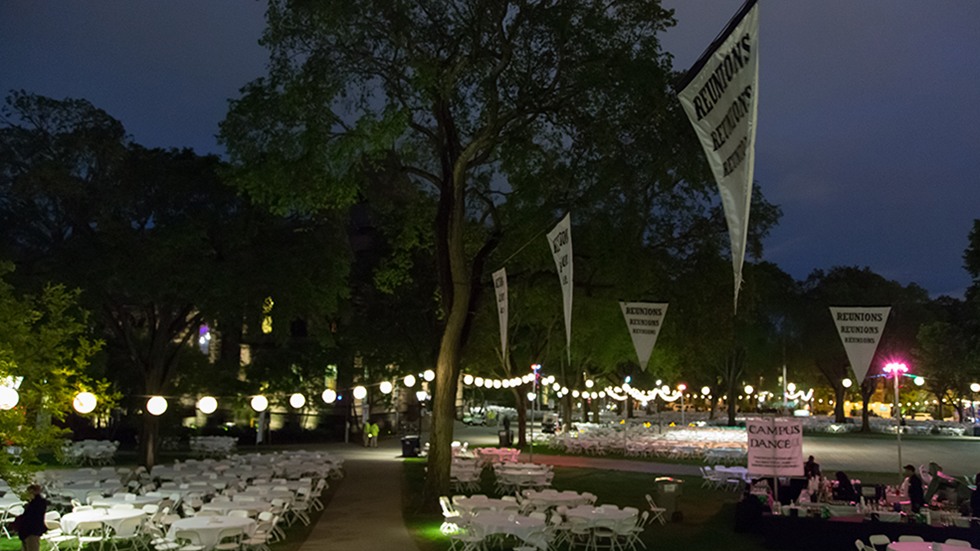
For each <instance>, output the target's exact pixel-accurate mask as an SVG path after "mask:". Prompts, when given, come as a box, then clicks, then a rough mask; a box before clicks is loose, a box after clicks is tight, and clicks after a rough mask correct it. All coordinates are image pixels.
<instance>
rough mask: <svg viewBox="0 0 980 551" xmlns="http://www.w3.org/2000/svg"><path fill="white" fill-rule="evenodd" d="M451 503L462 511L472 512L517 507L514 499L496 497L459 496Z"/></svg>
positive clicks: (514, 508) (515, 508)
mask: <svg viewBox="0 0 980 551" xmlns="http://www.w3.org/2000/svg"><path fill="white" fill-rule="evenodd" d="M453 505H454V506H455V507H456V508H457V509H459V511H460V512H462V513H467V514H474V513H476V512H478V511H501V510H504V509H513V510H514V511H515V512H516V511H517V509H518V508H519V505H518V504H517V502H516V501H510V500H506V499H496V498H475V499H474V498H472V497H461V498H457V499H454V500H453Z"/></svg>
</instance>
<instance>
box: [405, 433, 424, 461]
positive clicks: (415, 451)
mask: <svg viewBox="0 0 980 551" xmlns="http://www.w3.org/2000/svg"><path fill="white" fill-rule="evenodd" d="M421 448H422V445H421V443H420V439H419V437H418V436H417V435H407V436H402V457H418V456H419V450H420V449H421Z"/></svg>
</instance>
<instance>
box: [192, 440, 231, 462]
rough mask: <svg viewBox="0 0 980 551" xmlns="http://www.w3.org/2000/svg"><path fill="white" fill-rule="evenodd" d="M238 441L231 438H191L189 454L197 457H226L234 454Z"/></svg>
mask: <svg viewBox="0 0 980 551" xmlns="http://www.w3.org/2000/svg"><path fill="white" fill-rule="evenodd" d="M237 446H238V440H237V439H236V438H234V437H231V436H192V437H191V439H190V448H191V453H193V454H195V455H197V456H198V457H218V458H221V457H228V456H229V455H231V454H233V453H235V448H236V447H237Z"/></svg>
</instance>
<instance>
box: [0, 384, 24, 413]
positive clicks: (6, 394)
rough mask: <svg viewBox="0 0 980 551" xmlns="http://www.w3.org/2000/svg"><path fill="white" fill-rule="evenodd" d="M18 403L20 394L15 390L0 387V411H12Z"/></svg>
mask: <svg viewBox="0 0 980 551" xmlns="http://www.w3.org/2000/svg"><path fill="white" fill-rule="evenodd" d="M19 401H20V394H18V392H17V389H16V388H11V387H9V386H0V409H3V410H7V409H13V407H14V406H16V405H17V402H19Z"/></svg>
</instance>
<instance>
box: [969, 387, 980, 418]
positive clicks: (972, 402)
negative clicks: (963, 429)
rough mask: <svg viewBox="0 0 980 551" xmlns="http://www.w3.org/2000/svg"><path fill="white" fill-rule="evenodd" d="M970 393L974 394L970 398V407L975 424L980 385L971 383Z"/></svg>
mask: <svg viewBox="0 0 980 551" xmlns="http://www.w3.org/2000/svg"><path fill="white" fill-rule="evenodd" d="M970 392H972V393H973V395H972V396H970V406H972V408H971V409H973V422H974V423H976V422H977V392H980V383H970Z"/></svg>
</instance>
